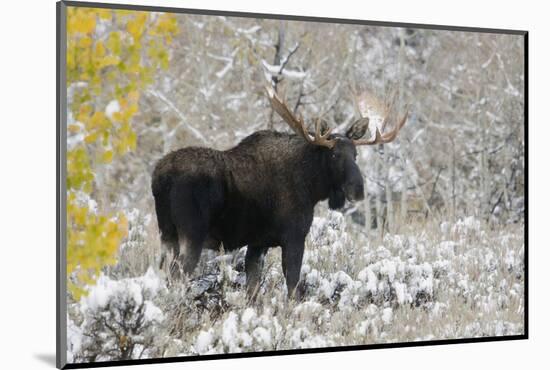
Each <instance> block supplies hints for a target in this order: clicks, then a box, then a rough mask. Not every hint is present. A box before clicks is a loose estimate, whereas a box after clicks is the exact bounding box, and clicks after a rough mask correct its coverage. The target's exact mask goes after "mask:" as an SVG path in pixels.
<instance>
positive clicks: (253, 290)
mask: <svg viewBox="0 0 550 370" xmlns="http://www.w3.org/2000/svg"><path fill="white" fill-rule="evenodd" d="M265 252H266V249H265V248H263V247H258V246H254V245H249V246H248V247H247V248H246V256H245V259H244V269H245V272H246V290H247V294H248V295H249V297H255V296H256V294H257V293H258V291H259V288H260V278H261V275H262V269H263V265H264V257H265Z"/></svg>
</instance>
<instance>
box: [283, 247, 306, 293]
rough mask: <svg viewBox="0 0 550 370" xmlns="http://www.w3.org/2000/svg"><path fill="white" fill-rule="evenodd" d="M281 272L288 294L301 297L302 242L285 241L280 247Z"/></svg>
mask: <svg viewBox="0 0 550 370" xmlns="http://www.w3.org/2000/svg"><path fill="white" fill-rule="evenodd" d="M282 252H283V253H282V257H283V272H284V274H285V278H286V286H287V290H288V296H289V297H290V298H291V297H294V298H296V299H298V300H299V299H300V298H301V287H299V286H298V283H299V281H300V271H301V269H302V258H303V255H304V242H303V241H302V242H292V243H287V244H286V245H284V246H283V248H282Z"/></svg>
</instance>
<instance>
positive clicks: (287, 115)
mask: <svg viewBox="0 0 550 370" xmlns="http://www.w3.org/2000/svg"><path fill="white" fill-rule="evenodd" d="M265 90H266V92H267V96H268V98H269V101H270V103H271V107H272V108H273V110H274V111H275V112H277V113H278V114H279V116H281V118H282V119H283V120H284V121H285V122H286V123H287V124H288V125H289V126H290V128H291V129H292V130H293V131H294V132H295V133H296V134H297V135H300V136H302V137H303V138H304V139H306V141H307V142H309V143H311V144H314V145H319V146H325V147H327V148H332V147H334V144H335V141H334V140H333V139H329V136H330V133H331V131H332V129H330V128H329V129H328V130H327V131H326V132H325V133H324V134H323V133H321V120H319V119H318V120H316V121H315V134H314V137H311V135H310V134H309V132H308V131H307V129H306V126H305V125H304V121H303V119H302V117H300V116H295V115H294V114H293V113H292V112H291V111H290V109H289V108H288V106H287V104H286V103H285V102H284V101H283V99H281V98H280V97H279V96H278V95H277V93H276V92H275V90H273V88H272V87H271V86H266V87H265Z"/></svg>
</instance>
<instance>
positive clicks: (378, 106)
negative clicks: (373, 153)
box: [353, 94, 409, 146]
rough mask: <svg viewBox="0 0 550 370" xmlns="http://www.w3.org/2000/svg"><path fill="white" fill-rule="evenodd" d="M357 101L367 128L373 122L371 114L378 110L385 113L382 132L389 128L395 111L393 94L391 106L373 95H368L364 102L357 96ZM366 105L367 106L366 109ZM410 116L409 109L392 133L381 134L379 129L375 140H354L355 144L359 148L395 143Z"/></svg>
mask: <svg viewBox="0 0 550 370" xmlns="http://www.w3.org/2000/svg"><path fill="white" fill-rule="evenodd" d="M355 100H356V104H357V107H358V109H359V111H360V114H361V116H362V118H361V119H360V120H363V121H364V122H367V127H368V123H369V121H372V119H371V117H369V116H370V115H371V114H370V112H372V111H373V110H374V111H375V112H376V111H377V110H378V111H379V110H382V111H383V113H382V115H383V119H382V130H384V129H385V128H386V126H387V124H388V122H389V120H390V119H389V118H390V115H391V113H392V111H393V107H394V104H395V94H393V96H392V98H391V99H390V102H389V104H384V103H381V102H379V101H378V100H377V99H376V98H375V97H374V96H372V95H367V96H366V97H365V99H364V101H359V99H358V98H357V96H356V97H355ZM361 103H364V104H361ZM362 105H363V106H362ZM364 105H366V107H365V106H364ZM362 108H363V109H362ZM376 113H378V112H376ZM408 114H409V112H408V109H407V110H406V111H405V114H404V115H403V117H401V119H400V120H399V121H398V122H397V123H396V124H395V125H394V128H393V130H391V131H390V132H388V133H385V134H382V133H381V132H380V129H379V128H378V127H377V128H376V132H375V135H374V139H372V140H369V139H356V140H353V144H355V145H356V146H359V145H374V144H386V143H389V142H391V141H393V140H394V139H395V138H396V137H397V134H398V133H399V130H401V128H402V127H403V126H404V125H405V123H406V122H407V117H408Z"/></svg>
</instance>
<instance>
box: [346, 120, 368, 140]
mask: <svg viewBox="0 0 550 370" xmlns="http://www.w3.org/2000/svg"><path fill="white" fill-rule="evenodd" d="M368 128H369V117H363V118H361V119H358V120H357V121H355V122H354V123H353V124H352V125H351V127H350V128H348V130H347V131H346V136H347V137H348V138H349V139H351V140H359V139H361V138H362V137H363V136H365V134H366V133H367V130H368Z"/></svg>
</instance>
